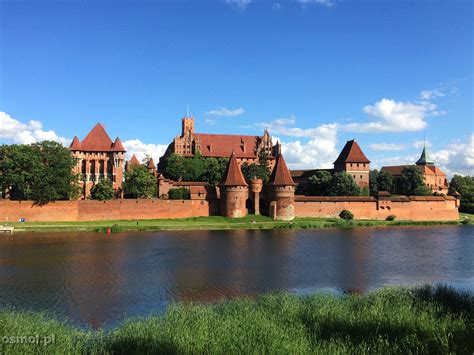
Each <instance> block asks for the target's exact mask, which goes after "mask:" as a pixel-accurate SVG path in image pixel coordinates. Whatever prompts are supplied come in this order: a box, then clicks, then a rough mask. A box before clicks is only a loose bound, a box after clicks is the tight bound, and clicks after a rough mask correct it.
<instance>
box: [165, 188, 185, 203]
mask: <svg viewBox="0 0 474 355" xmlns="http://www.w3.org/2000/svg"><path fill="white" fill-rule="evenodd" d="M168 198H169V199H170V200H189V199H191V194H190V193H189V190H188V189H187V188H185V187H178V188H176V189H170V190H169V191H168Z"/></svg>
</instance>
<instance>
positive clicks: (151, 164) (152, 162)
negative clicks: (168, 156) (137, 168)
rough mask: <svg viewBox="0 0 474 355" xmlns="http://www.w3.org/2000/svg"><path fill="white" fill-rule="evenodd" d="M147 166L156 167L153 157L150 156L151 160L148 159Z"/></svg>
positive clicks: (149, 167)
mask: <svg viewBox="0 0 474 355" xmlns="http://www.w3.org/2000/svg"><path fill="white" fill-rule="evenodd" d="M147 167H148V169H153V168H154V169H156V164H155V162H154V161H153V158H150V160H148V163H147Z"/></svg>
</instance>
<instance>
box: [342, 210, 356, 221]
mask: <svg viewBox="0 0 474 355" xmlns="http://www.w3.org/2000/svg"><path fill="white" fill-rule="evenodd" d="M339 217H340V218H341V219H344V220H346V221H350V220H352V219H354V215H353V214H352V212H351V211H349V210H342V211H341V213H339Z"/></svg>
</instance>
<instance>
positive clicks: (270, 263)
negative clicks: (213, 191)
mask: <svg viewBox="0 0 474 355" xmlns="http://www.w3.org/2000/svg"><path fill="white" fill-rule="evenodd" d="M424 283H429V284H436V283H446V284H449V285H453V286H454V287H457V288H462V289H468V290H471V291H474V226H429V227H390V228H386V227H385V228H383V227H382V228H356V229H315V230H307V229H301V230H259V231H248V230H233V231H183V232H179V231H160V232H129V233H116V234H112V235H110V236H107V235H106V234H100V233H85V232H79V233H17V234H14V235H12V236H9V235H0V307H14V308H15V309H32V310H47V311H53V312H54V313H56V314H58V315H60V316H61V317H65V318H68V319H70V320H71V321H72V322H74V323H76V324H79V325H82V326H91V327H94V328H95V327H100V326H104V325H105V326H108V325H113V324H116V323H117V322H119V321H120V320H122V319H124V318H125V317H127V316H137V315H139V316H142V315H148V314H151V313H160V312H163V311H164V310H165V309H166V307H167V305H168V304H170V303H171V302H175V301H197V302H212V301H215V300H220V299H226V298H232V297H237V296H254V295H258V294H260V293H263V292H272V291H280V290H284V291H290V292H293V293H298V294H311V293H314V292H318V291H323V292H332V293H341V292H347V291H356V292H365V291H370V290H374V289H377V288H380V287H383V286H393V285H418V284H424Z"/></svg>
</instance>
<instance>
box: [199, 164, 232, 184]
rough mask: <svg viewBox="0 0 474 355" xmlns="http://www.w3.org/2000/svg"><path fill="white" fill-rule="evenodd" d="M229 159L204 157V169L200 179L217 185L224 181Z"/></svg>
mask: <svg viewBox="0 0 474 355" xmlns="http://www.w3.org/2000/svg"><path fill="white" fill-rule="evenodd" d="M228 162H229V159H226V158H206V159H204V171H203V173H202V175H201V177H200V180H202V181H206V182H207V183H209V184H210V185H217V184H218V183H220V182H221V181H222V177H223V176H224V173H225V169H226V168H227V164H228Z"/></svg>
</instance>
